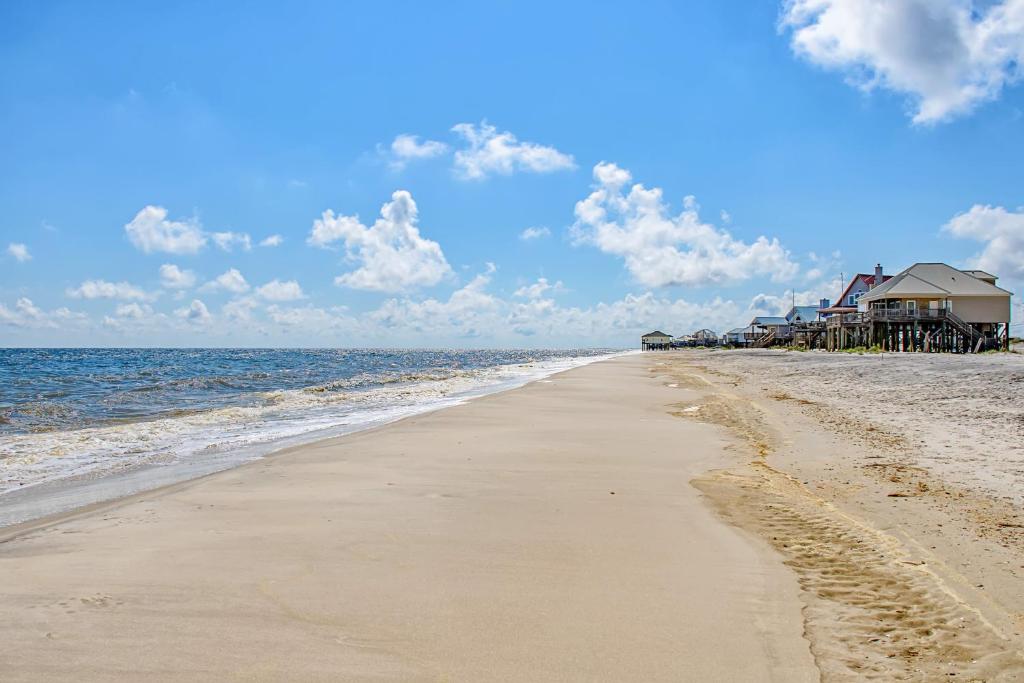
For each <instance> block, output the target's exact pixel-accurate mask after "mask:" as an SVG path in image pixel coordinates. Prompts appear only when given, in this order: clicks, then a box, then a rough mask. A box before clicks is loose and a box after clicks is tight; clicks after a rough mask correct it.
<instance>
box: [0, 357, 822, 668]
mask: <svg viewBox="0 0 1024 683" xmlns="http://www.w3.org/2000/svg"><path fill="white" fill-rule="evenodd" d="M649 362H650V358H648V357H642V356H632V357H628V356H627V357H623V358H617V359H612V360H608V361H604V362H598V363H593V364H590V365H587V366H585V367H582V368H576V369H573V370H568V371H566V372H563V373H560V374H559V375H557V376H556V377H553V378H551V379H550V381H547V382H533V383H530V384H528V385H526V386H524V387H520V388H518V389H515V390H512V391H506V392H502V393H498V394H492V395H489V396H486V397H482V398H480V399H478V400H475V401H471V402H468V403H465V404H463V405H459V406H455V407H452V408H449V409H447V410H441V411H436V412H433V413H429V414H425V415H418V416H414V417H410V418H407V419H405V420H402V421H399V422H396V423H392V424H389V425H386V426H383V427H380V428H378V429H375V430H371V431H364V432H359V433H356V434H352V435H348V436H345V437H341V438H338V439H334V440H329V441H324V442H318V443H317V444H312V445H306V446H301V447H298V448H295V449H292V450H289V451H286V452H282V453H280V454H278V455H277V456H274V457H269V458H265V459H263V460H260V461H256V462H254V463H251V464H249V465H246V466H243V467H239V468H235V469H232V470H228V471H225V472H220V473H217V474H213V475H210V476H208V477H205V478H203V479H199V480H193V481H190V482H184V483H181V484H177V485H174V486H171V487H166V488H164V489H161V490H159V491H158V492H149V493H144V494H140V495H138V496H134V497H132V498H129V499H123V500H121V501H118V502H116V503H108V504H101V505H100V506H98V507H97V508H95V509H92V510H88V511H82V512H79V513H72V514H71V515H68V516H64V517H60V518H57V519H51V520H49V521H48V522H47V523H45V524H41V523H37V524H34V525H32V526H31V528H29V527H24V528H22V529H20V530H19V533H18V534H17V535H16V536H14V537H12V538H8V539H7V540H6V541H5V542H4V543H2V544H0V583H2V585H4V586H5V589H4V591H5V604H6V605H8V608H7V616H8V619H7V620H5V623H4V624H3V625H0V629H3V633H2V634H0V635H2V637H4V639H5V641H6V642H7V643H8V644H9V651H10V652H11V653H12V654H11V656H10V657H9V658H8V665H7V670H8V675H9V678H10V680H28V679H33V678H39V677H48V678H50V679H57V680H60V679H72V678H78V679H80V678H83V677H84V678H94V677H103V678H111V677H120V676H125V675H128V672H131V673H132V675H134V676H138V675H148V676H150V677H154V678H156V679H158V680H181V679H186V678H190V679H192V678H196V677H198V678H226V677H248V678H254V677H255V678H275V679H279V678H285V679H296V680H309V679H311V678H312V679H327V678H333V679H337V678H374V677H383V678H400V679H403V680H437V679H439V678H445V677H448V678H453V679H458V680H468V679H471V680H480V679H481V678H492V679H493V678H512V679H523V678H530V679H534V680H537V679H547V680H554V679H567V678H570V679H571V678H581V677H583V678H593V677H602V676H603V677H609V676H612V677H620V678H623V677H624V678H630V677H633V678H636V677H643V678H645V679H647V680H678V679H679V678H680V677H681V676H685V675H688V676H698V677H703V678H705V679H721V678H723V677H732V678H735V677H741V678H745V679H750V680H779V681H783V680H784V681H805V680H806V681H813V680H817V679H818V676H817V671H816V669H815V667H814V664H813V661H812V659H811V656H810V652H809V651H808V646H807V641H806V640H804V637H803V624H802V618H801V614H800V605H799V601H798V599H797V585H796V582H795V579H794V577H793V576H792V574H791V573H790V572H789V571H788V570H786V569H785V568H784V567H783V566H782V564H781V562H780V561H779V558H778V557H777V556H775V555H774V553H773V552H772V551H771V549H770V548H767V547H764V546H761V545H760V544H756V543H752V542H751V541H750V539H748V538H747V537H746V536H745V534H744V533H743V532H742V531H740V530H736V529H733V528H732V527H730V526H728V525H727V524H725V523H724V522H723V521H721V520H720V519H718V518H717V517H716V515H715V514H714V513H713V512H712V511H711V510H710V509H709V508H708V506H707V505H706V503H705V502H704V501H703V500H702V496H701V495H700V493H699V492H698V491H697V490H696V489H694V488H693V487H692V486H691V485H690V484H689V481H690V479H691V478H692V477H693V476H696V475H698V474H701V473H703V472H705V471H707V470H708V469H709V468H713V467H719V466H725V465H729V464H732V463H734V462H735V460H736V459H735V457H734V455H732V454H730V453H728V451H726V450H723V448H722V447H723V445H725V442H724V441H723V440H722V439H721V438H720V437H718V436H716V435H715V434H714V433H713V432H712V431H711V430H708V429H707V428H705V427H703V426H701V425H695V424H692V423H689V422H687V421H684V420H679V419H678V418H675V417H673V416H671V415H669V414H667V413H666V412H665V406H666V405H667V404H668V403H671V402H672V401H673V400H675V398H676V397H677V395H678V391H677V390H674V389H669V388H667V387H665V386H663V385H662V383H661V382H658V381H656V380H654V381H652V380H651V379H650V377H649V375H648V371H647V368H648V365H649ZM666 444H685V447H684V448H683V449H682V450H679V449H677V448H674V447H670V446H666ZM8 536H10V533H8ZM182 651H188V652H189V655H190V656H189V658H188V659H187V660H183V659H181V657H180V656H179V654H180V652H182ZM142 652H145V661H143V660H141V659H140V656H141V655H140V653H142Z"/></svg>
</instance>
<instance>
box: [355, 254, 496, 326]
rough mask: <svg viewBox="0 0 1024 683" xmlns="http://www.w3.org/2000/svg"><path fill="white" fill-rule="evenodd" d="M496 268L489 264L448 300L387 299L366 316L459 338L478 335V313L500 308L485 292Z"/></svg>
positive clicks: (375, 320) (494, 310)
mask: <svg viewBox="0 0 1024 683" xmlns="http://www.w3.org/2000/svg"><path fill="white" fill-rule="evenodd" d="M495 270H496V268H495V266H494V264H493V263H488V264H487V269H486V270H485V271H484V272H483V273H480V274H478V275H477V276H476V277H474V278H473V279H472V280H470V282H469V283H468V284H466V285H465V286H464V287H462V288H460V289H457V290H455V292H453V293H452V295H451V296H450V297H449V298H448V300H447V301H441V300H438V299H434V298H429V299H425V300H423V301H412V300H409V299H405V300H401V301H400V300H398V299H389V300H388V301H385V302H384V303H383V304H382V305H381V306H380V308H378V309H377V310H375V311H373V312H372V313H370V315H369V317H370V319H371V320H372V321H373V322H375V323H378V324H381V325H383V326H384V327H395V326H398V327H403V328H407V329H412V330H417V331H421V332H422V331H430V332H436V331H437V330H439V329H447V330H449V331H450V333H452V334H455V335H456V336H460V337H475V336H478V335H479V333H480V329H481V325H479V318H480V316H481V315H483V314H486V313H494V312H496V311H497V310H498V309H499V308H500V302H499V300H498V299H497V298H495V297H494V296H493V295H491V294H489V293H488V292H487V291H486V289H487V285H488V284H490V282H491V277H492V275H493V274H494V272H495Z"/></svg>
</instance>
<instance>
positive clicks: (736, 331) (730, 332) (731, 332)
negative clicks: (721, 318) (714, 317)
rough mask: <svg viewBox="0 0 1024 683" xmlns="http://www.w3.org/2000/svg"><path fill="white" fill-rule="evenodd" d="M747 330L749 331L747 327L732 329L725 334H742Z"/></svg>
mask: <svg viewBox="0 0 1024 683" xmlns="http://www.w3.org/2000/svg"><path fill="white" fill-rule="evenodd" d="M748 329H750V328H749V327H734V328H732V329H731V330H729V331H728V332H726V334H743V332H744V331H746V330H748Z"/></svg>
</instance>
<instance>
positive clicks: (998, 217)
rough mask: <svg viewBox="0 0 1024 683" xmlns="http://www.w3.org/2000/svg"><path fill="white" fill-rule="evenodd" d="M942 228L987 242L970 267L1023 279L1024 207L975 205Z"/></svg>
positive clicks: (967, 237)
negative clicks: (1010, 208) (1007, 208)
mask: <svg viewBox="0 0 1024 683" xmlns="http://www.w3.org/2000/svg"><path fill="white" fill-rule="evenodd" d="M943 230H944V231H946V232H948V233H949V234H951V235H953V236H954V237H960V238H964V239H972V240H976V241H978V242H983V243H984V244H985V246H984V247H983V248H982V250H981V252H979V253H978V254H975V255H974V257H972V258H971V259H970V266H971V267H973V268H980V269H981V270H985V271H988V272H990V273H992V274H993V275H995V276H997V277H1008V278H1013V279H1024V208H1021V209H1018V210H1017V211H1007V210H1006V209H1004V208H1003V207H1001V206H982V205H981V204H975V205H974V206H972V207H971V208H970V210H969V211H966V212H964V213H961V214H957V215H956V216H954V217H953V218H952V219H951V220H950V221H949V222H948V223H946V225H945V226H943Z"/></svg>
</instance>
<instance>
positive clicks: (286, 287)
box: [256, 279, 306, 301]
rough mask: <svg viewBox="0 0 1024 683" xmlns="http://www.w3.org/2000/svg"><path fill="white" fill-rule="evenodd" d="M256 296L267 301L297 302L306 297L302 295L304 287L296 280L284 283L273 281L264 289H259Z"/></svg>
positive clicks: (264, 286) (263, 287)
mask: <svg viewBox="0 0 1024 683" xmlns="http://www.w3.org/2000/svg"><path fill="white" fill-rule="evenodd" d="M256 294H257V295H258V296H259V297H260V298H262V299H266V300H267V301H295V300H297V299H302V298H305V296H306V295H305V294H303V293H302V287H300V286H299V283H298V282H296V281H295V280H288V281H286V282H282V281H281V280H277V279H274V280H271V281H270V282H268V283H267V284H265V285H263V286H262V287H258V288H257V289H256Z"/></svg>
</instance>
